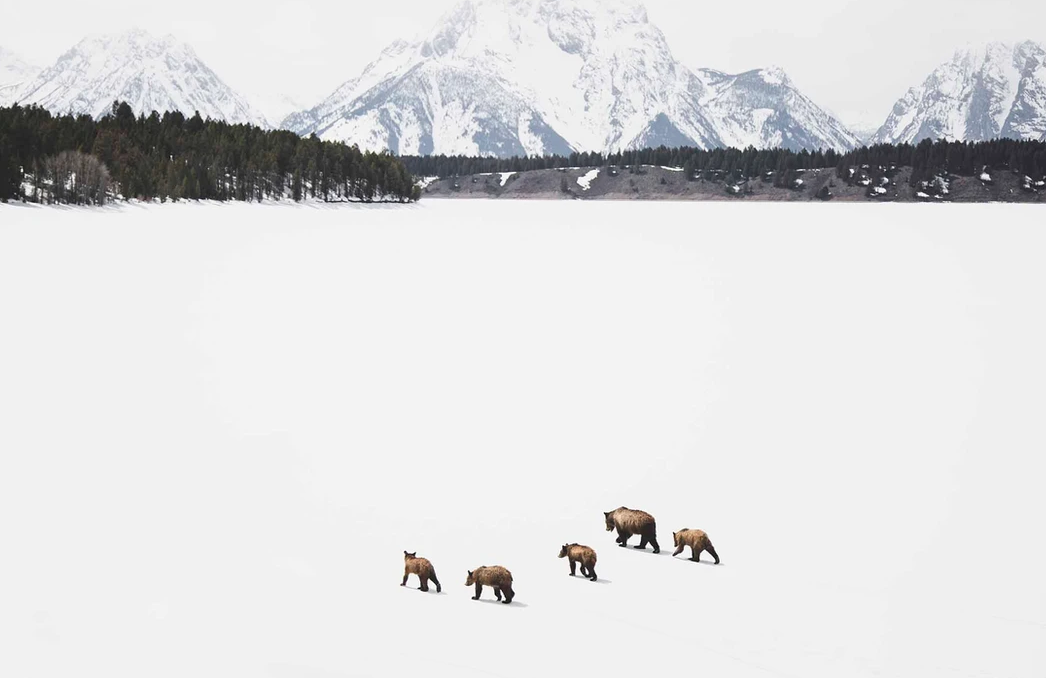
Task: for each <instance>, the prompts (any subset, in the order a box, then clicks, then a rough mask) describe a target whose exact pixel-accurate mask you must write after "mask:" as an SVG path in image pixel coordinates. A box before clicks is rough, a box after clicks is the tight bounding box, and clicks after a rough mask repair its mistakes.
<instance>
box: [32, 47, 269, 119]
mask: <svg viewBox="0 0 1046 678" xmlns="http://www.w3.org/2000/svg"><path fill="white" fill-rule="evenodd" d="M19 100H20V101H21V102H22V103H27V104H28V103H35V104H39V105H41V106H44V107H45V108H48V109H50V110H52V111H55V112H57V113H66V112H73V113H86V114H89V115H92V116H96V117H98V116H101V115H104V114H105V113H107V112H108V111H109V110H110V109H111V107H112V104H113V101H115V100H121V101H126V102H127V103H128V104H130V105H131V107H132V108H133V109H134V110H135V112H136V113H145V114H148V113H150V112H152V111H158V112H160V113H163V112H164V111H173V110H177V111H181V112H182V113H184V114H186V115H192V114H193V113H194V112H195V111H199V112H200V115H202V116H203V117H205V118H213V119H221V120H226V121H228V122H232V123H252V124H255V125H259V126H263V127H265V126H268V123H267V122H266V120H265V117H264V116H263V115H262V114H261V113H260V112H258V111H256V110H255V109H254V108H252V107H251V105H250V104H249V103H248V102H247V101H246V100H245V99H244V98H243V97H241V96H240V95H239V94H237V93H236V92H234V91H233V90H232V89H230V88H229V87H228V86H227V85H226V84H225V83H224V82H222V81H221V79H220V78H219V77H218V76H217V75H216V74H215V73H214V72H213V71H212V70H211V69H209V68H208V67H207V65H206V64H204V63H203V62H202V61H200V59H199V57H197V56H196V53H195V52H194V51H193V49H192V47H190V46H189V45H187V44H185V43H182V42H179V41H177V40H176V39H175V38H173V37H172V36H166V37H164V38H155V37H153V36H152V35H150V34H148V33H146V32H145V31H142V30H132V31H128V32H126V33H120V34H116V35H108V36H92V37H89V38H85V39H84V40H82V41H81V42H80V43H78V44H77V45H76V46H75V47H73V48H72V49H70V50H69V51H68V52H66V53H65V54H63V55H62V56H61V57H59V58H58V61H57V62H55V64H54V65H52V66H51V67H50V68H47V69H45V70H44V71H42V72H41V73H40V74H39V75H38V76H37V77H36V78H35V79H34V80H33V81H32V82H30V83H29V84H28V85H27V86H26V87H25V88H24V89H23V90H22V91H21V92H20V94H19Z"/></svg>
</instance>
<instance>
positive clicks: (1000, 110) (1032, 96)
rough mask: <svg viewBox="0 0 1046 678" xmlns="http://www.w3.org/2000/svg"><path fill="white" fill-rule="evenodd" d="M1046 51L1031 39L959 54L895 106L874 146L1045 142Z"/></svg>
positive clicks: (974, 47) (970, 49)
mask: <svg viewBox="0 0 1046 678" xmlns="http://www.w3.org/2000/svg"><path fill="white" fill-rule="evenodd" d="M1044 134H1046V48H1044V47H1043V46H1042V45H1041V44H1039V43H1036V42H1033V41H1031V40H1027V41H1024V42H1020V43H1004V42H991V43H987V44H984V45H978V46H968V47H966V48H964V49H960V50H957V51H956V52H955V53H954V55H953V56H952V58H951V59H950V60H949V61H946V62H944V63H942V64H941V65H940V66H938V67H937V68H935V69H934V70H933V71H932V72H931V73H930V75H929V76H928V77H927V78H926V79H925V80H924V81H923V82H922V83H921V84H919V85H917V86H915V87H912V88H910V89H909V90H908V91H907V92H906V93H905V94H904V96H902V97H901V98H900V99H899V100H898V101H897V103H896V104H895V105H894V107H893V110H892V111H891V112H890V115H889V116H888V117H887V119H886V122H885V123H883V125H882V126H881V127H880V128H879V131H878V132H876V134H875V136H874V137H873V139H872V141H873V142H874V143H906V142H907V143H918V142H919V141H922V140H923V139H947V140H949V141H954V140H964V141H986V140H989V139H994V138H999V137H1006V138H1014V139H1034V140H1037V139H1041V138H1043V136H1044Z"/></svg>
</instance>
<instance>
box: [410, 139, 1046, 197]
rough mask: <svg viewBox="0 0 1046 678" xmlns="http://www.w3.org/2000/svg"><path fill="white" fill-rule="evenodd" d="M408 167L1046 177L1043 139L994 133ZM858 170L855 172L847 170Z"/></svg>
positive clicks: (782, 177) (777, 176) (917, 179)
mask: <svg viewBox="0 0 1046 678" xmlns="http://www.w3.org/2000/svg"><path fill="white" fill-rule="evenodd" d="M401 159H402V160H403V162H404V164H405V165H406V166H407V169H408V170H409V171H410V172H411V173H413V174H415V175H416V176H428V177H444V178H445V177H453V176H467V175H473V174H479V173H491V172H524V171H527V170H539V169H556V168H561V167H591V168H596V167H616V168H619V169H625V168H634V167H638V166H642V165H653V166H663V167H676V168H682V169H683V170H684V171H685V173H686V176H687V177H688V178H690V179H698V178H712V177H713V176H715V177H733V178H734V179H738V180H740V179H745V178H754V177H766V176H768V175H772V176H773V178H774V183H775V185H778V186H791V185H792V184H793V183H794V182H795V180H796V178H797V176H798V173H799V170H811V169H825V168H831V169H837V170H838V173H839V177H840V178H843V179H847V178H850V177H851V176H857V177H859V176H860V173H861V172H862V170H863V171H865V172H866V173H868V174H871V175H872V176H873V177H875V176H877V175H880V174H883V173H887V172H889V171H890V169H891V168H900V167H910V168H912V172H911V175H910V177H911V178H910V182H911V184H912V185H913V186H914V185H916V184H918V183H921V182H923V181H926V180H929V179H932V178H933V177H934V176H936V175H938V174H940V173H951V174H956V175H959V176H977V175H979V174H980V173H982V172H983V171H984V169H985V168H989V169H994V170H1001V169H1006V170H1010V171H1012V172H1016V173H1019V174H1021V175H1025V176H1027V177H1030V178H1033V179H1035V180H1041V179H1042V178H1043V176H1044V175H1046V143H1043V142H1041V141H1015V140H1013V139H996V140H994V141H984V142H977V143H969V142H962V141H953V142H948V141H938V142H932V141H924V142H922V143H920V144H918V145H915V146H913V145H911V144H896V145H894V144H878V145H875V146H871V147H863V148H859V149H856V150H853V151H849V152H846V153H838V152H836V151H832V150H828V151H823V152H822V151H815V152H812V153H811V152H808V151H799V152H795V151H789V150H784V149H765V150H759V149H756V148H747V149H744V150H740V149H735V148H727V149H715V150H710V151H706V150H701V149H697V148H666V147H664V146H662V147H660V148H652V149H646V150H641V151H626V152H624V153H613V154H609V155H604V154H601V153H573V154H571V155H569V156H542V157H531V158H474V157H473V158H470V157H461V156H455V157H448V156H410V157H408V156H404V157H402V158H401ZM851 169H852V170H855V171H854V173H851V172H850V170H851Z"/></svg>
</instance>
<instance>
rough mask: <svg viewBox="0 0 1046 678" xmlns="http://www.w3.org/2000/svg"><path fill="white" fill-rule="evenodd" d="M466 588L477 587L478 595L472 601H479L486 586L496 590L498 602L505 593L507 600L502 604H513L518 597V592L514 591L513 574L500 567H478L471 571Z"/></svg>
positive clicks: (466, 581)
mask: <svg viewBox="0 0 1046 678" xmlns="http://www.w3.org/2000/svg"><path fill="white" fill-rule="evenodd" d="M465 586H475V587H476V595H475V596H473V597H472V600H479V597H480V595H481V594H482V593H483V587H484V586H489V587H491V588H492V589H494V597H495V598H497V599H498V600H501V594H502V592H504V593H505V600H502V601H501V602H503V603H505V604H506V605H507V604H509V603H511V602H512V599H513V598H515V597H516V592H515V591H513V590H512V573H511V572H509V571H508V570H506V569H505V568H503V567H501V566H500V565H494V566H491V567H487V566H484V567H477V568H476V569H475V570H469V575H468V578H466V579H465Z"/></svg>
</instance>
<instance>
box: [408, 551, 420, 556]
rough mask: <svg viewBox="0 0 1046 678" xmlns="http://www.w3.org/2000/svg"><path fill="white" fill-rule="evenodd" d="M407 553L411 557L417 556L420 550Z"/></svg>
mask: <svg viewBox="0 0 1046 678" xmlns="http://www.w3.org/2000/svg"><path fill="white" fill-rule="evenodd" d="M407 555H408V556H410V557H411V558H417V557H418V552H417V551H415V552H414V553H408V554H407Z"/></svg>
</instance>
